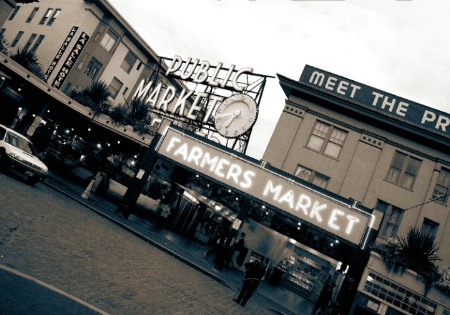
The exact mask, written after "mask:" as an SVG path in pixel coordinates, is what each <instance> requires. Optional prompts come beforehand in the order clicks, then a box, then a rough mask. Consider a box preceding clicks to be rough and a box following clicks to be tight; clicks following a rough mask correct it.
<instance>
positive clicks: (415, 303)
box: [364, 273, 438, 315]
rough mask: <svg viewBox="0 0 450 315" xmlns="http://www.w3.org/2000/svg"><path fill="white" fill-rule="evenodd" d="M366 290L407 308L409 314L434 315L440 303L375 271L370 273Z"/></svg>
mask: <svg viewBox="0 0 450 315" xmlns="http://www.w3.org/2000/svg"><path fill="white" fill-rule="evenodd" d="M364 291H366V292H369V293H370V294H372V295H374V296H376V297H378V298H379V299H382V300H384V301H386V302H387V303H389V304H391V305H395V306H397V307H399V308H401V309H403V310H405V311H406V312H408V314H413V315H434V314H436V311H437V309H438V305H437V304H436V303H434V302H433V301H432V300H430V299H427V298H426V297H425V296H423V295H418V294H416V293H415V292H413V291H410V290H409V289H408V288H407V287H404V286H402V285H401V284H400V283H395V282H392V281H391V280H390V279H386V278H383V277H381V276H379V275H377V274H375V273H369V274H368V276H367V279H366V282H365V284H364ZM395 313H396V314H400V313H398V312H395ZM402 314H403V313H402Z"/></svg>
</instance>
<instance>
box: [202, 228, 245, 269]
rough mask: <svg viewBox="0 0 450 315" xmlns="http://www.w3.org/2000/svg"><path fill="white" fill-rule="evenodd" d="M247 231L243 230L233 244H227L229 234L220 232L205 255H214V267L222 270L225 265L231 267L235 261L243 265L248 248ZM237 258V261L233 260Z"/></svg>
mask: <svg viewBox="0 0 450 315" xmlns="http://www.w3.org/2000/svg"><path fill="white" fill-rule="evenodd" d="M244 238H245V233H244V232H241V233H240V235H239V236H238V237H237V238H236V239H235V241H234V242H233V244H231V245H229V244H227V235H222V234H219V235H218V236H217V238H216V240H215V242H214V245H213V246H212V247H211V248H210V249H209V250H208V251H206V252H205V256H206V257H209V256H210V255H214V259H213V262H214V268H215V269H216V270H219V271H220V270H222V269H223V268H224V267H231V266H232V264H233V263H237V264H238V265H242V263H243V261H244V259H245V255H246V253H247V250H246V249H245V240H244ZM233 258H235V261H233Z"/></svg>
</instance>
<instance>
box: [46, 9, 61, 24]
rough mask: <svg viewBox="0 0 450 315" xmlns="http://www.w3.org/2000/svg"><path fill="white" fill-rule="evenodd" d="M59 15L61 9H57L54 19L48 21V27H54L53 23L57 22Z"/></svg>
mask: <svg viewBox="0 0 450 315" xmlns="http://www.w3.org/2000/svg"><path fill="white" fill-rule="evenodd" d="M59 13H61V9H56V10H55V12H54V13H53V15H52V18H51V19H50V20H49V21H48V23H47V25H52V24H53V22H55V20H56V18H57V17H58V15H59Z"/></svg>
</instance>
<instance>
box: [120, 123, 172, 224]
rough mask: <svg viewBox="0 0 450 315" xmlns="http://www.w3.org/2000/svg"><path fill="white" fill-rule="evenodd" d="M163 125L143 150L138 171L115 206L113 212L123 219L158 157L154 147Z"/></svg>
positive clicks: (137, 196)
mask: <svg viewBox="0 0 450 315" xmlns="http://www.w3.org/2000/svg"><path fill="white" fill-rule="evenodd" d="M163 125H164V126H165V124H163V123H161V127H160V128H159V130H158V133H156V135H155V136H154V137H153V139H152V141H151V142H150V145H149V147H148V149H147V151H146V152H145V154H144V156H143V157H142V160H141V162H140V163H139V165H138V169H139V171H138V173H137V174H136V175H135V177H133V179H132V181H131V183H130V185H128V189H127V191H126V192H125V194H124V196H123V198H122V200H121V201H120V204H119V206H118V207H117V209H116V211H114V214H116V215H117V216H119V217H121V218H123V219H128V217H129V216H130V214H131V213H132V212H133V209H134V207H135V206H136V201H137V200H138V198H139V195H140V194H141V192H142V189H143V188H144V185H145V183H146V182H147V180H148V178H149V176H150V173H151V172H152V170H153V167H154V166H155V163H156V161H157V159H158V155H157V153H156V147H157V145H158V143H159V141H160V140H161V137H162V135H161V133H160V131H161V128H162V127H163Z"/></svg>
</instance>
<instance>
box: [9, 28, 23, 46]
mask: <svg viewBox="0 0 450 315" xmlns="http://www.w3.org/2000/svg"><path fill="white" fill-rule="evenodd" d="M22 35H23V31H19V33H17V36H16V38H14V40H13V42H12V43H11V47H16V45H17V43H18V42H19V40H20V38H21V37H22Z"/></svg>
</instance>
